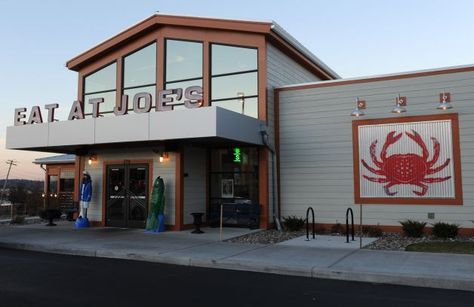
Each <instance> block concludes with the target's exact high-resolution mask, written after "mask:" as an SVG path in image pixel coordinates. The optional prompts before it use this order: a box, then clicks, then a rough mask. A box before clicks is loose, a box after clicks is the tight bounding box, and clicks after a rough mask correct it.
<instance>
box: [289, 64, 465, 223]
mask: <svg viewBox="0 0 474 307" xmlns="http://www.w3.org/2000/svg"><path fill="white" fill-rule="evenodd" d="M443 91H447V92H450V93H451V99H452V105H453V107H454V108H453V109H452V110H450V111H448V112H446V111H440V110H437V109H436V107H437V105H438V102H439V93H441V92H443ZM398 94H400V95H401V96H407V98H408V106H407V110H408V111H407V113H405V114H392V113H390V111H391V109H392V108H393V106H394V104H395V97H396V96H398ZM356 97H359V98H360V99H364V100H366V101H367V109H366V110H365V112H366V115H365V116H364V117H362V119H374V118H391V117H404V116H413V115H427V114H445V113H449V112H451V113H458V114H459V125H460V147H461V163H462V182H463V198H464V204H463V205H462V206H456V205H364V207H363V210H364V214H363V216H364V223H366V224H375V225H376V224H381V225H397V226H399V225H400V224H399V221H400V220H403V219H407V218H411V219H418V220H424V221H427V222H431V223H433V222H436V221H444V222H451V223H458V224H460V225H461V226H462V227H474V222H472V221H474V72H462V73H452V74H444V75H433V76H427V77H416V78H407V79H399V80H390V81H379V82H368V83H359V84H347V85H340V86H330V87H320V88H312V89H302V90H289V91H282V92H280V133H281V135H280V147H281V150H280V155H281V164H280V171H281V178H280V180H281V201H282V204H281V206H282V215H283V216H288V215H297V216H301V217H304V214H305V212H306V208H307V207H308V206H309V205H311V206H313V207H314V208H315V211H316V219H317V221H318V222H321V223H335V222H336V221H339V222H341V221H343V220H344V218H345V211H346V209H347V208H348V207H351V208H352V209H353V210H354V213H355V214H356V216H358V215H359V206H358V204H354V182H353V161H352V121H353V120H356V119H354V118H352V117H351V116H350V113H351V111H352V110H353V108H354V106H355V103H354V101H355V99H356ZM440 138H441V137H440ZM424 140H425V143H426V144H427V147H428V149H429V150H430V153H431V150H432V143H431V140H430V139H429V137H424ZM383 142H384V139H382V140H379V142H378V146H379V148H378V154H379V153H380V147H381V146H383ZM368 146H370V144H368ZM363 147H367V144H365V145H363ZM416 147H417V146H416V145H415V144H413V148H411V149H410V150H412V151H418V150H419V149H418V148H416ZM445 158H446V156H442V157H440V158H439V161H438V164H437V165H439V163H442V162H443V161H444V159H445ZM448 171H449V170H446V172H448ZM439 176H441V174H440V175H439ZM429 212H434V213H435V219H434V220H428V219H427V214H428V213H429Z"/></svg>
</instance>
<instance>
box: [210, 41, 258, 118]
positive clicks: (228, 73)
mask: <svg viewBox="0 0 474 307" xmlns="http://www.w3.org/2000/svg"><path fill="white" fill-rule="evenodd" d="M211 48H212V49H211V104H212V105H214V106H219V107H223V108H226V109H229V110H232V111H235V112H238V113H242V114H245V115H248V116H252V117H255V118H258V63H257V58H258V56H257V49H255V48H243V47H234V46H227V45H218V44H212V45H211Z"/></svg>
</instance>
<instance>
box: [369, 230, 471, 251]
mask: <svg viewBox="0 0 474 307" xmlns="http://www.w3.org/2000/svg"><path fill="white" fill-rule="evenodd" d="M455 241H456V242H474V237H472V236H458V237H456V238H455V239H439V238H436V237H434V236H423V237H421V238H409V237H405V236H403V235H402V234H399V233H384V235H383V236H382V237H380V238H379V239H378V240H377V241H375V242H372V243H371V244H369V245H367V246H365V247H364V248H366V249H377V250H395V251H404V250H405V248H406V247H407V246H408V245H410V244H414V243H421V242H455Z"/></svg>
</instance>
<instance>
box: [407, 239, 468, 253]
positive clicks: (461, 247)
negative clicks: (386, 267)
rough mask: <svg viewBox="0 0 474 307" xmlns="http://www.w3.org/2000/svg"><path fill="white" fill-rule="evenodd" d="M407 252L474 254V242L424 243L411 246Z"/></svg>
mask: <svg viewBox="0 0 474 307" xmlns="http://www.w3.org/2000/svg"><path fill="white" fill-rule="evenodd" d="M405 250H407V251H411V252H429V253H453V254H474V241H472V242H468V241H466V242H458V241H454V242H422V243H415V244H410V245H408V246H407V247H406V249H405Z"/></svg>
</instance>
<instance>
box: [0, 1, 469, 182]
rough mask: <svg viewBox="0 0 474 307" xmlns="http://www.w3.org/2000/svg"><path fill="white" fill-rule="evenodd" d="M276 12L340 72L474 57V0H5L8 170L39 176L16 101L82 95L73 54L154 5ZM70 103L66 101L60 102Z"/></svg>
mask: <svg viewBox="0 0 474 307" xmlns="http://www.w3.org/2000/svg"><path fill="white" fill-rule="evenodd" d="M156 11H160V12H163V13H171V14H181V15H195V16H207V17H220V18H236V19H249V20H263V21H269V20H274V21H276V22H277V23H278V24H279V25H280V26H282V27H283V28H284V29H286V30H287V31H288V32H289V33H290V34H292V35H293V36H294V37H295V38H296V39H298V40H299V41H300V42H301V43H302V44H303V45H304V46H306V47H307V48H308V49H309V50H311V51H312V52H313V53H314V54H315V55H316V56H318V57H319V58H320V59H321V60H322V61H323V62H324V63H326V64H327V65H328V66H329V67H331V68H332V69H333V70H335V71H336V72H337V73H338V74H339V75H340V76H341V77H343V78H349V77H359V76H369V75H378V74H387V73H396V72H403V71H412V70H420V69H431V68H440V67H447V66H456V65H467V64H474V18H473V17H472V16H473V15H474V1H472V0H466V1H460V0H451V1H437V0H384V1H380V0H378V1H376V0H373V1H372V0H370V1H369V0H357V1H356V0H353V1H349V0H345V1H343V0H331V1H328V0H326V1H320V0H306V1H303V0H292V1H278V0H258V1H256V0H239V1H225V0H220V1H218V0H216V1H211V0H199V1H196V0H195V1H192V0H155V1H147V0H133V1H132V0H129V1H122V0H114V1H112V0H103V1H100V0H81V1H64V0H41V1H40V0H36V1H35V0H30V1H26V0H0V39H1V41H0V178H5V176H6V172H7V170H8V165H7V164H6V163H5V161H6V160H8V159H15V160H16V161H18V163H17V164H18V165H17V166H15V167H13V169H12V171H11V175H10V178H25V179H40V180H42V179H43V178H44V172H43V170H42V169H40V167H39V166H37V165H33V164H32V161H33V160H34V159H35V158H38V157H43V156H47V155H51V154H50V153H46V154H45V153H38V152H25V151H12V150H6V149H5V134H6V127H7V126H11V125H13V115H14V109H15V108H18V107H27V108H28V110H30V109H31V106H33V105H40V106H43V105H45V104H48V103H59V105H60V110H59V112H58V113H57V118H59V119H60V120H64V119H66V117H67V114H66V112H67V111H68V109H69V107H70V105H71V103H72V102H73V100H75V99H76V96H77V73H76V72H73V71H69V70H68V69H67V68H66V67H65V63H66V61H68V60H69V59H71V58H73V57H74V56H76V55H78V54H79V53H81V52H83V51H85V50H87V49H89V48H90V47H92V46H94V45H96V44H98V43H99V42H101V41H103V40H105V39H107V38H109V37H111V36H113V35H115V34H117V33H119V32H120V31H122V30H124V29H125V28H127V27H129V26H131V25H133V24H135V23H137V22H139V21H140V20H143V19H145V18H147V17H149V16H150V15H152V14H153V13H154V12H156ZM61 106H62V108H61Z"/></svg>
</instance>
